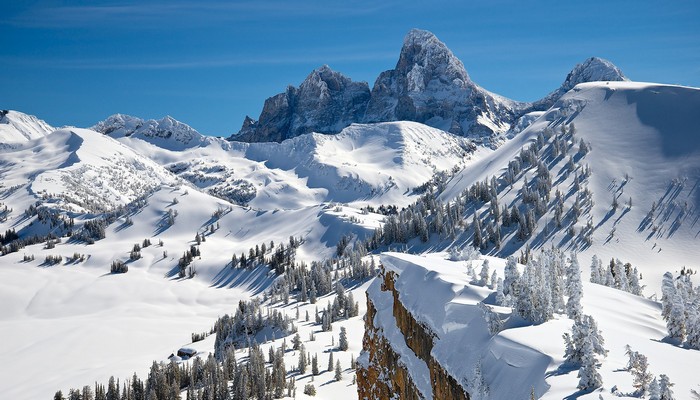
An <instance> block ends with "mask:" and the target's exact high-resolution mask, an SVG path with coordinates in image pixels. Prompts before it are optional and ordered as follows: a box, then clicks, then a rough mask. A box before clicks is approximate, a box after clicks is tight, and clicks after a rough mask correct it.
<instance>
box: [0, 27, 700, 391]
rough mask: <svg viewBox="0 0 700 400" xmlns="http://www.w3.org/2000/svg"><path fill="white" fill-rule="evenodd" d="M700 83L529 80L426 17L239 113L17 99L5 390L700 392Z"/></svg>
mask: <svg viewBox="0 0 700 400" xmlns="http://www.w3.org/2000/svg"><path fill="white" fill-rule="evenodd" d="M698 109H700V89H697V88H690V87H682V86H674V85H665V84H656V83H641V82H633V81H629V80H628V79H627V78H626V77H625V76H624V75H623V74H622V72H621V71H620V70H619V69H618V68H617V67H615V66H614V65H613V64H612V63H610V62H608V61H606V60H602V59H597V58H591V59H588V60H586V61H584V62H583V63H582V64H580V65H578V66H576V67H575V68H574V69H573V70H572V71H571V73H570V74H569V75H568V76H567V77H566V79H565V80H564V83H563V84H562V86H561V87H560V88H558V89H555V90H554V91H552V92H551V93H550V94H549V95H548V96H546V97H545V98H543V99H541V100H539V101H536V102H532V103H525V102H517V101H513V100H509V99H506V98H503V97H502V96H499V95H496V94H493V93H490V92H488V91H486V90H485V89H483V88H481V87H480V86H478V85H476V84H475V83H474V82H472V81H471V79H470V78H469V75H468V74H467V72H466V70H465V69H464V66H463V64H462V62H461V61H460V60H458V59H457V58H456V57H455V56H454V55H453V54H452V52H451V51H450V50H449V49H448V48H447V47H446V46H445V44H443V43H442V42H440V41H439V40H438V39H437V38H436V37H435V36H434V35H432V34H431V33H429V32H426V31H419V30H413V31H411V32H409V34H408V35H407V37H406V39H405V41H404V44H403V47H402V50H401V53H400V56H399V61H398V63H397V65H396V68H395V69H393V70H390V71H386V72H384V73H382V74H381V75H380V76H379V77H378V78H377V81H376V83H375V85H374V87H373V88H372V89H371V90H370V89H369V86H368V85H367V84H366V83H365V84H364V85H362V84H360V83H357V82H352V81H351V80H350V79H349V78H346V77H344V76H342V75H340V74H339V73H336V72H334V71H332V70H330V68H329V67H327V66H324V67H321V68H320V69H318V70H316V71H314V72H312V73H311V75H309V77H308V78H307V79H306V80H305V81H304V82H303V83H302V84H301V85H300V87H298V88H295V87H293V86H290V87H289V88H288V89H287V91H286V92H285V93H282V94H280V95H277V96H275V97H272V98H270V99H268V101H267V102H266V103H265V106H264V108H263V113H262V114H261V117H260V119H259V121H254V120H252V119H246V122H244V126H243V128H242V129H241V131H240V132H239V133H238V134H237V135H233V136H231V137H230V138H227V139H224V138H215V137H209V136H204V135H201V134H200V133H199V132H197V131H196V130H195V129H193V128H192V127H190V126H188V125H186V124H184V123H182V122H179V121H177V120H175V119H173V118H171V117H166V118H163V119H162V120H159V121H157V120H142V119H139V118H136V117H131V116H127V115H122V114H115V115H113V116H110V117H108V118H107V119H106V120H104V121H101V122H98V123H97V124H95V125H94V126H92V127H90V128H88V129H82V128H75V127H63V128H54V127H51V126H49V125H48V124H46V123H45V122H44V121H42V120H40V119H39V118H37V117H34V116H29V115H26V114H23V113H21V112H17V111H7V112H6V111H3V112H2V114H0V116H1V118H0V249H1V250H2V255H1V256H0V303H1V304H3V306H2V308H0V343H2V344H3V348H4V349H5V352H4V355H5V357H6V362H4V363H2V367H0V371H1V372H2V376H3V377H4V378H3V379H2V380H1V381H0V393H2V397H6V398H14V399H25V398H26V399H42V398H43V399H47V398H51V397H52V396H54V394H55V393H56V392H57V391H59V390H60V391H62V395H63V396H64V397H65V398H69V399H82V400H87V399H98V398H99V399H102V398H104V399H115V398H125V399H149V400H150V399H152V398H156V399H175V398H182V399H185V398H187V399H216V400H219V399H229V398H236V399H238V398H285V397H288V398H291V397H293V398H314V397H315V398H331V397H332V398H338V399H356V398H358V397H359V398H389V397H390V396H391V397H395V398H411V399H413V398H416V399H418V398H441V399H447V398H465V399H529V398H538V399H539V398H542V399H562V398H582V399H598V398H605V399H613V398H647V399H654V398H656V399H662V398H663V399H668V398H669V397H668V391H666V392H665V393H666V394H664V395H661V394H660V393H662V392H664V391H665V390H666V389H668V390H671V391H672V392H673V393H674V394H675V397H674V398H677V399H692V398H700V395H698V393H697V392H699V391H700V381H699V380H698V379H697V378H696V374H695V373H694V369H695V367H696V366H697V365H700V282H699V281H698V279H697V275H696V271H697V270H698V269H700V264H699V260H700V250H698V249H699V248H700V247H699V245H700V136H698V134H697V129H695V128H694V126H695V124H696V123H695V118H696V115H695V111H696V110H698ZM592 260H593V261H592ZM594 260H600V263H597V262H596V261H594ZM667 271H668V272H670V273H669V274H666V273H667ZM665 274H666V275H665ZM567 335H568V336H567ZM567 337H568V339H567ZM626 346H629V347H626ZM187 349H189V350H187ZM178 350H183V351H181V352H180V353H181V354H180V355H178ZM190 350H191V351H192V353H195V354H196V356H194V357H190V354H189V351H190ZM197 357H199V358H197ZM28 371H31V373H28ZM671 384H672V385H673V386H670V385H671ZM122 393H123V394H122ZM657 394H658V395H657ZM115 396H116V397H115ZM654 396H656V397H654ZM664 396H666V397H664Z"/></svg>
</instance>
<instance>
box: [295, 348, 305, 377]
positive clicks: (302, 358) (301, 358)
mask: <svg viewBox="0 0 700 400" xmlns="http://www.w3.org/2000/svg"><path fill="white" fill-rule="evenodd" d="M297 370H299V373H300V374H305V373H306V348H305V347H304V345H303V344H302V345H301V346H300V347H299V363H298V364H297Z"/></svg>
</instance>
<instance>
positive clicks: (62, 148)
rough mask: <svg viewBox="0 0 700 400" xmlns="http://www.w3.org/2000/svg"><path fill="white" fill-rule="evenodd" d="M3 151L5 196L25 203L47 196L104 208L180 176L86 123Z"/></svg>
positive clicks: (88, 208) (57, 204)
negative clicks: (93, 129) (91, 129)
mask: <svg viewBox="0 0 700 400" xmlns="http://www.w3.org/2000/svg"><path fill="white" fill-rule="evenodd" d="M0 154H2V158H3V164H4V165H5V168H4V170H3V172H2V182H3V184H2V186H1V187H2V189H4V190H5V193H6V200H5V202H7V203H10V204H14V205H15V206H17V205H22V206H23V207H22V209H24V208H25V207H28V206H29V205H30V204H32V203H34V202H35V201H42V202H44V203H46V204H48V205H49V206H50V208H54V209H58V210H61V211H72V212H77V213H86V212H88V213H91V212H104V211H109V210H113V209H115V208H117V207H120V206H124V205H126V204H128V203H129V202H132V201H134V200H135V199H137V198H139V197H141V196H144V195H146V194H147V193H148V192H149V191H151V190H153V189H154V188H156V187H159V186H160V185H163V184H175V183H176V182H177V181H178V179H177V177H175V176H174V175H172V174H171V173H170V172H168V171H166V170H165V169H164V168H163V167H161V166H160V165H158V164H156V163H155V162H154V161H152V160H150V159H149V158H147V157H144V156H143V155H140V154H138V153H136V152H134V151H133V150H131V149H130V148H128V147H126V146H124V145H121V144H120V143H118V142H117V141H115V140H114V139H112V138H109V137H107V136H104V135H102V134H99V133H97V132H94V131H90V130H87V129H78V128H70V129H61V130H57V131H55V132H53V133H51V134H49V135H47V136H45V137H42V138H39V139H34V140H31V141H26V142H23V143H19V144H17V145H14V146H8V147H7V148H3V149H0ZM19 188H22V190H18V189H19ZM15 201H16V203H15Z"/></svg>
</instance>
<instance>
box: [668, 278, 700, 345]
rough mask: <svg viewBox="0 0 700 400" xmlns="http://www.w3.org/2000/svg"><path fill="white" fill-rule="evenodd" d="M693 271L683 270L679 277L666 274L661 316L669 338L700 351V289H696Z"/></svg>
mask: <svg viewBox="0 0 700 400" xmlns="http://www.w3.org/2000/svg"><path fill="white" fill-rule="evenodd" d="M692 274H693V272H692V271H690V270H686V269H685V268H683V269H682V270H681V273H680V275H679V276H678V277H676V278H674V277H673V274H672V273H670V272H666V273H665V274H664V276H663V280H662V282H661V293H662V294H661V305H662V308H661V315H662V317H663V318H664V320H666V328H667V329H668V336H669V337H670V338H673V339H676V340H678V341H679V342H680V343H682V344H685V346H686V347H688V348H691V349H696V350H700V287H698V288H694V287H693V282H692V281H691V279H690V276H691V275H692Z"/></svg>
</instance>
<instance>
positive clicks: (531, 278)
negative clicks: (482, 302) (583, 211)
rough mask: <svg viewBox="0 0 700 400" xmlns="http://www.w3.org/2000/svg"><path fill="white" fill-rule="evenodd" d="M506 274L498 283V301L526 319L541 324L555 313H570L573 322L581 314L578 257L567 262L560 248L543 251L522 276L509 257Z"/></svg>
mask: <svg viewBox="0 0 700 400" xmlns="http://www.w3.org/2000/svg"><path fill="white" fill-rule="evenodd" d="M503 274H504V277H503V279H502V280H501V279H496V301H497V303H498V304H499V305H502V306H508V307H513V309H514V311H515V312H516V313H517V314H518V315H519V316H521V317H522V318H523V319H525V320H528V321H530V322H532V323H534V324H541V323H543V322H546V321H548V320H550V319H551V318H552V317H553V316H554V313H563V312H566V314H567V315H568V316H569V317H571V318H575V317H576V316H578V315H579V314H580V308H581V305H580V300H581V296H582V295H581V293H582V288H581V279H580V269H579V265H578V261H577V258H576V255H575V254H571V256H570V258H569V259H567V258H566V256H565V255H564V253H563V252H562V251H560V250H558V249H556V248H552V249H549V250H543V251H542V252H541V253H540V254H539V255H537V256H535V257H533V256H530V257H528V260H527V263H526V264H525V269H524V270H523V273H522V275H521V274H520V271H519V270H518V267H517V261H516V259H515V257H509V258H508V260H507V262H506V267H505V270H504V273H503ZM486 275H488V273H487V274H486ZM484 278H485V277H484ZM565 278H566V280H565ZM565 295H566V296H567V298H568V300H567V302H565V301H564V296H565Z"/></svg>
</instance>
